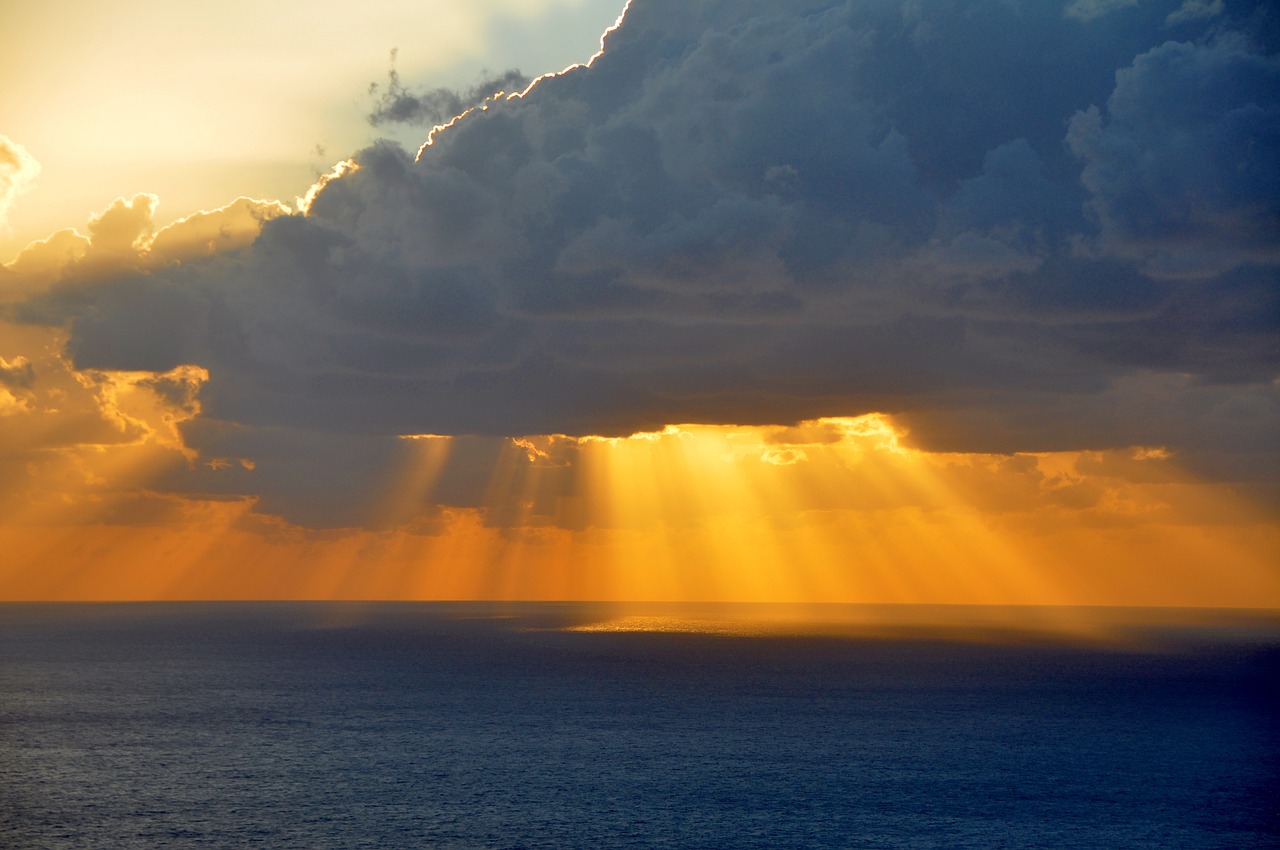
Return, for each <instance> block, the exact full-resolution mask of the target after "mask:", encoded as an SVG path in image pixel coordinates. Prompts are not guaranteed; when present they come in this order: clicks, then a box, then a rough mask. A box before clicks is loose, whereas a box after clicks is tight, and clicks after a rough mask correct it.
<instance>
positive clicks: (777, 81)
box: [10, 0, 1280, 521]
mask: <svg viewBox="0 0 1280 850" xmlns="http://www.w3.org/2000/svg"><path fill="white" fill-rule="evenodd" d="M1246 5H1247V4H1240V5H1239V6H1234V5H1233V6H1232V10H1230V11H1228V12H1224V13H1223V14H1222V15H1218V16H1217V17H1216V18H1214V20H1213V21H1207V20H1202V19H1196V20H1190V19H1188V20H1187V21H1184V22H1183V24H1181V25H1182V26H1185V27H1186V29H1185V30H1179V31H1178V36H1179V38H1184V39H1185V40H1184V41H1176V42H1168V41H1167V38H1168V35H1169V33H1168V31H1167V30H1166V29H1165V28H1164V24H1163V22H1164V20H1165V18H1167V17H1168V16H1169V15H1170V14H1173V13H1176V12H1177V10H1178V9H1181V8H1182V7H1181V6H1178V5H1177V4H1175V3H1172V2H1166V3H1163V4H1153V5H1152V6H1151V8H1149V9H1148V8H1146V7H1145V6H1144V7H1143V8H1142V9H1141V10H1140V12H1141V13H1140V14H1139V13H1138V12H1137V11H1135V13H1134V14H1125V15H1116V16H1115V17H1114V18H1112V19H1109V20H1108V21H1107V26H1106V27H1102V26H1091V27H1081V26H1080V25H1079V22H1078V21H1077V20H1075V19H1085V18H1088V17H1093V16H1096V15H1097V14H1101V13H1102V12H1105V11H1107V10H1108V9H1110V8H1111V7H1114V6H1116V4H1114V3H1113V4H1098V3H1092V4H1083V3H1075V4H1072V5H1071V6H1069V7H1067V16H1066V17H1065V18H1064V15H1063V10H1062V9H1061V8H1060V7H1053V8H1050V6H1051V4H1030V5H1027V6H1015V5H1013V4H1009V3H1005V2H996V0H990V2H981V1H979V2H969V3H960V2H955V3H941V4H930V5H924V4H914V3H911V4H900V3H897V2H859V3H846V2H835V0H806V2H801V3H795V4H787V5H786V6H785V7H779V5H778V4H776V3H770V2H764V1H763V0H759V1H758V2H752V1H748V2H729V0H721V2H706V3H699V4H688V3H684V2H676V0H635V2H633V3H631V4H630V6H629V7H628V10H627V13H626V17H625V19H624V20H623V21H622V23H621V24H620V26H618V27H617V28H616V29H615V30H612V31H611V32H610V33H609V34H608V35H607V37H606V39H605V42H604V48H603V50H602V52H601V54H599V55H598V56H597V58H596V59H595V60H594V61H593V62H592V63H591V64H590V66H583V67H576V68H573V69H570V70H568V71H566V72H564V73H561V74H558V75H553V76H549V77H545V78H542V79H540V80H539V81H537V82H536V84H534V85H533V86H532V87H531V88H530V89H529V90H528V91H527V92H525V93H524V94H523V95H521V96H517V97H511V98H499V99H495V100H490V101H488V102H486V103H485V104H484V105H483V106H482V107H481V108H476V109H472V110H470V111H468V112H466V113H465V114H464V115H462V116H461V117H460V118H458V119H457V120H456V121H453V122H452V123H451V124H450V125H449V126H447V127H444V128H437V129H435V130H434V131H432V133H431V135H430V138H429V140H428V142H427V144H426V145H424V146H423V148H422V149H421V151H420V152H419V153H418V155H417V156H416V157H415V156H414V155H413V154H411V153H409V152H406V151H404V150H403V149H401V148H400V147H399V146H397V145H395V144H393V143H389V142H383V143H379V144H376V145H374V146H371V147H369V148H367V149H365V150H363V151H361V152H359V153H357V154H355V155H354V156H353V157H352V160H351V164H350V165H347V166H344V167H343V168H341V169H339V170H338V171H336V172H335V173H334V175H332V176H330V177H329V178H326V179H325V180H324V181H322V183H321V184H320V185H319V187H318V188H317V190H316V191H315V192H314V193H313V194H312V195H311V196H310V197H309V198H308V199H307V201H306V202H305V203H304V204H303V205H302V206H303V209H304V211H305V212H304V213H299V214H285V211H284V210H283V208H279V207H270V206H269V205H264V204H263V203H262V202H250V201H243V202H237V204H239V206H235V205H233V207H234V210H233V209H232V208H228V209H227V210H224V211H222V212H221V213H220V216H221V217H220V218H219V219H218V221H221V222H225V223H226V227H228V228H230V230H228V231H227V233H228V234H231V235H230V236H228V237H227V238H226V239H222V237H221V235H218V237H217V238H213V237H211V234H214V233H215V230H214V229H213V228H214V224H215V222H214V221H213V220H211V219H207V218H196V217H192V218H191V219H187V220H184V223H180V224H181V225H182V227H181V228H179V225H174V228H179V229H178V230H174V231H172V232H170V231H161V232H159V233H156V234H154V235H151V233H150V230H151V229H153V228H152V225H151V223H150V221H151V214H152V210H153V207H154V201H153V200H148V198H147V196H138V197H136V198H134V199H131V200H129V201H124V200H122V201H121V202H119V203H118V204H117V205H116V206H113V207H112V208H111V209H110V210H108V211H107V212H105V213H104V214H103V215H102V216H100V217H98V218H96V219H95V220H94V223H93V224H91V226H90V234H89V236H88V237H81V238H80V241H77V240H76V239H74V238H72V237H69V236H60V237H55V238H54V239H53V240H50V241H49V242H47V243H43V244H42V245H40V246H33V248H32V249H30V250H31V252H32V253H31V254H30V256H28V255H26V254H24V255H23V256H20V257H19V258H18V260H17V261H16V262H15V263H14V264H13V265H12V267H11V268H10V271H11V273H15V274H18V275H19V276H21V275H22V274H23V273H24V271H23V270H24V269H27V270H28V271H27V272H26V273H27V274H29V275H34V274H35V273H36V272H35V271H30V270H39V269H44V270H46V271H45V272H43V273H44V274H46V276H47V275H48V274H49V273H48V272H47V270H48V269H50V268H56V269H58V270H59V271H58V272H57V274H58V275H59V276H60V277H59V279H58V280H57V281H56V282H53V283H42V284H40V285H39V286H35V285H34V284H33V285H32V287H33V288H32V289H31V290H30V291H31V292H32V293H33V294H31V295H29V296H24V300H22V301H21V303H18V304H16V305H14V306H13V307H12V308H11V314H12V315H13V316H15V317H17V318H20V319H22V320H23V321H27V322H40V323H47V324H50V325H55V326H59V327H65V328H66V330H67V333H68V337H67V351H68V352H69V354H70V355H71V356H72V357H73V358H74V361H75V364H76V365H77V367H79V368H81V369H94V370H137V371H155V372H166V371H168V370H171V369H174V368H175V367H178V366H181V365H187V364H189V365H194V366H199V367H201V368H204V369H207V370H208V375H209V380H208V382H207V383H205V384H203V385H202V389H201V393H200V397H199V399H200V404H201V410H202V412H201V415H200V417H198V418H196V419H192V420H190V421H189V422H187V424H186V425H184V426H183V427H184V433H185V434H186V436H187V439H188V442H189V444H190V445H191V446H192V447H193V448H195V449H196V450H198V451H199V452H200V453H201V456H207V457H224V456H225V457H227V458H231V459H232V460H233V461H234V459H236V458H239V457H253V458H256V459H261V458H262V457H265V456H267V455H268V454H270V452H267V451H259V450H256V449H254V448H253V444H255V443H256V442H259V441H263V442H262V445H266V444H267V443H272V441H275V442H274V443H272V444H273V445H277V447H278V448H280V450H281V451H282V452H284V448H285V447H287V446H293V447H296V452H295V453H296V454H297V457H298V458H299V460H298V463H297V464H296V465H295V468H294V471H286V470H284V468H283V467H281V468H280V471H279V478H278V480H277V484H278V488H277V489H274V490H273V489H272V488H273V487H276V484H272V483H270V481H269V479H270V478H271V472H270V469H269V465H268V466H267V467H264V466H263V465H262V464H258V466H257V468H256V469H255V470H253V473H254V474H253V475H248V474H247V473H248V470H245V471H244V472H245V474H244V475H242V476H241V477H242V478H244V479H245V483H243V484H240V485H237V486H244V487H246V488H248V487H256V488H258V490H257V492H261V493H264V494H266V493H275V494H278V498H276V497H275V496H272V497H271V498H272V499H273V500H274V501H273V504H274V505H275V506H276V507H275V509H277V510H279V511H281V512H284V513H287V512H288V510H289V507H288V506H289V505H290V504H293V505H294V506H295V507H297V509H298V511H299V512H300V513H305V514H307V515H308V516H315V517H322V518H326V519H325V521H330V520H332V519H333V518H334V516H336V514H334V513H332V512H330V508H329V506H323V505H317V504H314V498H315V497H314V496H313V495H311V496H306V498H305V499H304V498H303V494H304V493H305V492H310V493H312V494H314V492H315V491H316V490H317V489H318V488H317V487H316V486H315V485H316V482H315V480H313V479H310V478H307V477H306V475H304V474H303V473H302V472H301V471H300V470H303V469H304V467H305V464H306V463H308V462H309V461H304V460H301V458H303V457H304V456H305V457H310V458H324V459H325V460H326V463H332V464H333V466H332V467H327V468H332V469H334V470H335V471H334V475H335V476H340V475H348V476H359V475H360V473H358V472H356V471H354V469H352V468H353V467H355V466H361V465H363V466H364V467H365V468H367V469H374V468H384V467H386V466H387V465H388V464H394V463H395V462H396V461H395V460H394V458H395V457H396V456H397V452H398V451H399V450H400V448H402V447H400V446H399V444H398V443H396V442H395V440H396V437H397V436H398V435H402V434H420V433H433V434H455V435H477V436H489V437H497V436H514V435H527V434H556V433H561V434H575V435H583V434H603V435H623V434H628V433H632V432H635V431H646V430H648V431H652V430H658V429H661V428H662V426H664V425H666V424H670V423H687V422H704V423H714V422H720V423H725V422H733V423H741V424H751V423H756V424H786V423H795V422H798V421H802V420H814V419H817V418H819V417H823V416H832V415H839V416H852V415H857V414H862V413H868V412H871V411H881V412H886V413H891V414H895V415H898V416H901V417H903V418H904V421H905V420H910V421H912V422H914V423H917V424H915V425H913V430H914V431H915V433H917V434H918V435H919V439H921V440H922V441H923V444H924V445H926V446H928V445H933V446H937V447H945V446H951V445H957V446H958V445H967V446H978V445H980V446H981V447H982V449H983V450H984V451H998V452H1015V451H1026V450H1042V449H1047V448H1078V449H1085V448H1088V449H1103V448H1116V447H1125V446H1131V445H1135V444H1147V443H1148V442H1154V441H1148V440H1145V439H1143V438H1142V434H1143V433H1145V432H1146V431H1153V432H1158V433H1162V434H1163V433H1168V436H1169V438H1170V439H1169V445H1170V447H1171V450H1172V451H1175V452H1177V453H1178V454H1177V456H1178V457H1179V458H1193V459H1194V458H1201V459H1202V460H1203V462H1204V468H1206V469H1209V468H1212V469H1215V470H1217V471H1218V473H1219V474H1222V475H1224V476H1228V477H1232V476H1239V475H1250V474H1252V475H1255V476H1256V475H1258V474H1261V473H1258V472H1257V471H1256V470H1257V469H1258V468H1259V467H1258V466H1257V465H1256V464H1255V465H1253V466H1251V465H1250V464H1243V463H1238V462H1229V461H1228V460H1225V459H1223V456H1224V454H1230V452H1231V449H1230V448H1229V447H1230V446H1231V445H1232V440H1233V439H1234V437H1235V436H1236V435H1237V434H1246V433H1247V434H1248V435H1250V436H1249V439H1248V440H1244V441H1242V442H1241V443H1240V445H1241V446H1242V448H1241V450H1240V451H1241V453H1247V454H1248V456H1249V457H1250V458H1251V459H1252V460H1258V459H1259V458H1261V459H1262V461H1263V463H1262V467H1261V468H1263V469H1266V468H1271V469H1274V463H1275V460H1274V457H1275V456H1274V449H1275V446H1274V442H1268V441H1267V440H1266V439H1264V438H1262V437H1258V436H1257V435H1258V434H1261V433H1263V432H1262V431H1261V430H1256V423H1255V424H1247V425H1246V424H1243V420H1240V419H1238V418H1232V417H1226V416H1217V415H1216V414H1215V415H1213V416H1210V415H1209V414H1207V413H1202V412H1200V411H1197V410H1196V409H1195V408H1194V406H1193V405H1191V404H1190V403H1189V400H1190V399H1201V398H1206V397H1209V396H1205V395H1204V393H1209V394H1210V395H1211V396H1212V398H1213V399H1214V405H1215V407H1214V409H1215V410H1220V409H1224V408H1225V407H1230V405H1231V404H1232V400H1233V399H1237V400H1242V401H1241V403H1245V404H1246V406H1248V405H1254V406H1253V407H1252V408H1251V409H1255V410H1256V411H1258V415H1259V416H1260V417H1261V420H1260V421H1262V422H1264V423H1267V424H1268V425H1276V424H1280V423H1277V422H1276V421H1275V416H1276V413H1275V399H1276V393H1277V385H1276V383H1275V377H1276V368H1275V356H1274V353H1275V342H1274V341H1275V338H1276V337H1275V335H1276V331H1277V327H1276V324H1277V321H1276V320H1277V317H1278V316H1280V307H1278V304H1277V297H1278V296H1277V293H1276V290H1275V287H1274V276H1275V273H1276V266H1277V263H1278V262H1280V255H1277V253H1276V251H1275V245H1276V244H1280V240H1277V238H1276V237H1277V234H1276V230H1275V228H1276V221H1277V220H1278V219H1277V210H1276V198H1277V197H1278V196H1280V192H1278V191H1277V188H1278V185H1277V173H1276V166H1275V163H1276V162H1280V156H1277V153H1278V151H1277V140H1278V138H1280V137H1278V136H1277V132H1276V120H1277V119H1276V97H1275V92H1276V91H1278V90H1280V86H1277V85H1276V82H1277V80H1276V59H1275V52H1276V47H1277V45H1276V44H1275V39H1274V36H1270V35H1268V34H1267V33H1266V32H1265V31H1263V30H1262V29H1258V30H1257V31H1254V30H1251V29H1250V26H1251V24H1250V23H1249V21H1250V16H1251V15H1252V13H1253V12H1254V8H1253V7H1252V6H1249V7H1248V8H1246ZM1157 6H1158V7H1159V8H1156V7H1157ZM1197 21H1199V23H1197ZM1210 26H1212V30H1210V29H1208V27H1210ZM397 86H398V83H397ZM402 96H403V97H406V98H409V99H410V100H414V103H416V104H417V105H416V106H415V105H413V104H410V106H412V107H413V108H412V109H409V110H408V111H409V112H414V111H415V110H419V109H420V108H425V107H423V106H422V104H423V103H424V100H423V98H422V97H418V96H413V95H412V94H411V93H408V92H404V91H402V90H401V89H399V88H395V91H394V92H393V91H391V90H388V92H387V95H386V97H389V98H391V99H390V100H386V102H385V103H384V104H382V105H381V106H380V107H379V109H380V110H383V108H384V107H385V109H386V110H388V114H387V116H386V117H387V118H388V120H390V119H391V118H392V117H394V116H392V115H391V113H392V112H395V111H396V109H398V107H396V106H395V104H396V103H397V102H398V100H397V99H398V98H400V97H402ZM415 98H416V99H415ZM428 99H429V98H428ZM406 103H407V101H406ZM428 105H430V104H428ZM455 105H461V101H459V103H458V104H455ZM433 108H434V107H433ZM451 108H452V107H451ZM406 109H408V107H406ZM397 114H398V113H397ZM406 114H408V113H406ZM414 114H417V113H416V112H414ZM379 120H381V119H379ZM234 222H238V223H234ZM219 227H222V225H219ZM179 231H180V232H179ZM216 232H217V234H221V233H222V232H223V231H222V230H217V231H216ZM259 232H260V235H259ZM180 235H181V238H179V237H180ZM255 236H256V237H257V238H256V240H255V239H254V237H255ZM223 249H226V250H223ZM46 255H56V257H57V258H62V259H58V260H54V259H49V257H48V256H46ZM94 256H97V257H98V258H99V260H100V262H96V263H95V261H94V260H93V257H94ZM59 263H61V265H59ZM1148 382H1150V384H1151V385H1154V386H1159V387H1161V388H1162V390H1161V392H1162V393H1167V394H1169V396H1170V397H1171V398H1172V399H1173V401H1170V402H1169V403H1168V404H1164V403H1162V404H1136V403H1134V404H1126V403H1124V400H1125V399H1126V397H1127V396H1126V393H1127V392H1129V391H1130V390H1131V389H1132V388H1134V387H1135V386H1147V385H1148ZM1255 402H1256V404H1255ZM1117 405H1119V406H1117ZM1170 405H1172V408H1171V407H1170ZM1171 409H1172V410H1176V411H1177V415H1178V416H1182V417H1184V419H1183V421H1184V422H1185V423H1187V424H1186V427H1183V428H1176V429H1169V428H1167V427H1166V424H1167V423H1165V422H1164V419H1163V418H1164V417H1166V416H1168V415H1170V410H1171ZM1118 411H1124V412H1123V413H1120V412H1118ZM1206 417H1208V418H1206ZM1210 421H1212V423H1213V425H1214V426H1216V427H1219V428H1221V429H1222V430H1221V431H1215V430H1214V428H1213V427H1210V426H1209V424H1208V423H1209V422H1210ZM936 423H946V426H945V427H942V426H940V425H937V424H936ZM1073 424H1075V425H1077V426H1078V427H1077V428H1075V429H1073V427H1072V425H1073ZM1272 433H1275V430H1274V429H1273V430H1272ZM228 435H233V436H228ZM290 435H295V436H296V439H295V437H291V436H290ZM228 441H230V442H229V443H228ZM1161 444H1164V443H1163V441H1161ZM343 445H346V446H351V447H356V446H359V447H360V448H358V449H357V448H353V449H352V454H351V455H350V456H349V457H346V458H343V457H342V456H343V450H342V449H341V448H340V446H343ZM1246 445H1247V448H1243V447H1244V446H1246ZM307 447H310V448H307ZM1224 447H1226V448H1224ZM304 449H305V450H304ZM1241 456H1243V454H1242V455H1241ZM356 457H361V458H365V460H364V461H361V462H360V463H357V462H356V461H355V460H354V458H356ZM785 457H786V458H788V459H794V458H795V457H797V456H796V455H786V456H785ZM335 458H342V459H340V460H335ZM777 458H778V459H782V458H784V455H781V454H780V455H778V456H777ZM1210 458H1218V459H1219V460H1220V461H1221V462H1217V461H1214V462H1212V463H1211V462H1210V460H1209V459H1210ZM348 461H350V462H349V463H348ZM338 467H343V468H345V469H347V471H346V472H339V471H337V468H338ZM237 468H239V469H243V467H236V465H235V463H234V462H233V463H232V465H231V469H232V470H233V471H234V470H235V469H237ZM1250 469H1254V470H1255V471H1254V472H1252V473H1251V472H1250V471H1249V470H1250ZM235 474H236V475H241V473H239V472H236V473H235ZM248 479H254V480H255V481H256V482H257V483H254V484H250V483H248ZM353 480H356V479H353ZM359 480H363V479H359ZM174 486H175V487H179V486H180V487H197V486H202V485H198V484H197V483H196V482H194V481H185V482H183V483H181V484H175V485H174ZM357 491H358V492H363V491H362V490H359V488H357ZM290 494H292V495H290ZM290 499H293V502H292V503H291V502H290ZM307 499H311V500H313V501H312V502H310V503H308V504H309V507H307V506H304V502H306V500H307Z"/></svg>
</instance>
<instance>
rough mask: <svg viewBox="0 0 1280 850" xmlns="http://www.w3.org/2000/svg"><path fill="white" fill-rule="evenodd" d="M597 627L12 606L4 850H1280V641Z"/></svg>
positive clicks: (564, 612) (559, 619)
mask: <svg viewBox="0 0 1280 850" xmlns="http://www.w3.org/2000/svg"><path fill="white" fill-rule="evenodd" d="M494 615H502V616H494ZM575 616H577V614H575V612H574V610H573V609H570V608H565V607H556V606H532V607H530V606H525V607H520V608H501V609H498V608H494V607H492V606H487V607H486V606H457V605H454V606H449V605H374V606H368V605H366V606H342V605H338V606H332V605H271V604H257V605H243V604H227V605H222V604H217V605H207V604H206V605H200V604H192V605H145V606H139V605H124V606H121V605H87V606H59V605H5V606H0V847H4V848H15V849H16V848H153V847H218V848H233V847H269V848H308V850H317V848H358V847H370V848H399V847H415V848H416V847H424V848H425V847H440V848H610V847H646V848H648V847H663V848H748V847H750V848H790V847H795V848H801V847H803V848H814V847H840V848H860V847H867V848H908V847H910V848H934V847H936V848H966V847H972V848H1001V847H1007V848H1030V847H1036V848H1058V847H1061V848H1068V847H1070V848H1077V847H1097V848H1131V847H1132V848H1139V847H1150V848H1162V850H1163V848H1181V847H1186V848H1262V847H1268V848H1270V847H1276V846H1280V779H1278V778H1280V713H1278V712H1277V683H1276V678H1277V675H1276V674H1277V672H1280V651H1278V648H1280V639H1275V635H1274V634H1272V635H1270V636H1267V635H1265V634H1264V635H1262V636H1261V637H1260V636H1259V635H1258V634H1256V633H1252V634H1242V635H1239V636H1235V637H1232V636H1230V635H1228V636H1226V637H1223V636H1222V635H1212V636H1206V635H1205V634H1200V633H1196V634H1187V635H1183V636H1181V637H1180V638H1179V639H1178V640H1175V641H1173V642H1172V643H1169V642H1168V641H1166V642H1165V643H1164V644H1162V645H1160V646H1158V647H1157V646H1150V645H1149V646H1144V647H1140V648H1133V647H1130V648H1128V649H1116V648H1106V647H1087V646H1081V645H1071V644H1063V643H1052V642H1039V643H1022V644H1020V645H992V644H974V643H966V642H957V641H947V640H938V639H927V640H926V639H923V636H921V635H915V636H912V635H909V634H904V635H901V636H900V638H898V639H892V640H890V639H871V638H865V637H864V638H857V637H831V636H828V637H815V636H808V637H806V636H786V635H777V634H775V635H773V636H761V637H749V638H747V637H732V636H725V635H714V634H712V635H709V634H643V633H621V634H619V633H582V632H566V631H562V630H558V629H557V628H555V627H556V626H558V625H563V624H564V623H567V622H572V621H573V620H574V618H575Z"/></svg>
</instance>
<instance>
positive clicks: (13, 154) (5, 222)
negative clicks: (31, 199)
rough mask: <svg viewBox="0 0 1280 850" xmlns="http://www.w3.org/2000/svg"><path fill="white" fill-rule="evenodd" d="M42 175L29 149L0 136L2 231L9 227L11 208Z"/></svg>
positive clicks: (0, 220)
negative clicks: (28, 151)
mask: <svg viewBox="0 0 1280 850" xmlns="http://www.w3.org/2000/svg"><path fill="white" fill-rule="evenodd" d="M39 174H40V163H38V162H36V159H35V157H33V156H32V155H31V154H29V153H27V149H26V148H24V147H23V146H22V145H20V144H18V143H17V142H15V141H14V140H13V139H10V138H9V137H8V136H4V135H0V230H3V229H4V228H7V227H8V226H9V208H10V207H12V206H13V202H14V201H15V200H16V199H17V197H18V196H19V195H21V194H22V193H23V192H25V191H27V190H28V189H30V188H31V184H32V183H34V182H35V179H36V177H38V176H39Z"/></svg>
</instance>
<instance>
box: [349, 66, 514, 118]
mask: <svg viewBox="0 0 1280 850" xmlns="http://www.w3.org/2000/svg"><path fill="white" fill-rule="evenodd" d="M396 53H397V51H395V50H392V51H391V69H390V70H389V71H388V72H387V85H386V87H385V88H382V87H380V86H379V85H378V84H377V83H371V84H370V85H369V93H370V94H371V95H376V96H377V100H376V101H375V102H374V108H373V111H372V112H370V113H369V114H368V116H367V118H368V121H369V123H370V124H372V125H373V126H375V127H381V126H383V125H384V124H410V125H416V126H424V127H430V126H432V125H433V124H443V123H445V122H447V121H449V120H450V119H452V118H453V117H454V116H455V115H458V114H460V113H462V112H465V111H466V110H468V109H472V108H474V107H476V106H479V105H480V104H482V103H484V102H485V101H486V100H488V99H489V98H491V97H494V96H495V95H498V96H501V95H503V94H504V93H509V92H518V91H521V90H522V89H524V88H525V86H527V85H528V84H529V78H528V77H526V76H525V75H524V74H522V73H520V72H519V71H517V70H515V69H514V68H513V69H510V70H507V71H503V72H502V73H500V74H491V73H489V72H488V71H485V72H482V74H481V78H480V79H479V80H478V81H477V82H476V84H475V85H474V86H472V87H471V88H469V89H466V90H461V91H459V90H455V89H448V88H442V87H438V88H434V89H427V90H423V91H417V92H415V91H412V90H410V89H408V88H405V86H404V84H403V83H401V82H400V73H399V72H398V71H397V70H396V67H395V62H396Z"/></svg>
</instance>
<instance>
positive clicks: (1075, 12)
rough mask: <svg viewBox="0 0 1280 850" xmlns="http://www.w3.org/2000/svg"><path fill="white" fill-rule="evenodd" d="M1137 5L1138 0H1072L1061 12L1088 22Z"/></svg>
mask: <svg viewBox="0 0 1280 850" xmlns="http://www.w3.org/2000/svg"><path fill="white" fill-rule="evenodd" d="M1137 5H1138V0H1072V2H1070V3H1068V4H1067V8H1066V9H1065V10H1063V14H1064V15H1066V17H1068V18H1075V19H1076V20H1078V21H1085V22H1088V21H1092V20H1093V19H1094V18H1101V17H1103V16H1104V15H1109V14H1111V13H1112V12H1115V11H1117V10H1120V9H1128V8H1130V7H1132V6H1137Z"/></svg>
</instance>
